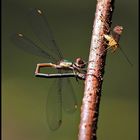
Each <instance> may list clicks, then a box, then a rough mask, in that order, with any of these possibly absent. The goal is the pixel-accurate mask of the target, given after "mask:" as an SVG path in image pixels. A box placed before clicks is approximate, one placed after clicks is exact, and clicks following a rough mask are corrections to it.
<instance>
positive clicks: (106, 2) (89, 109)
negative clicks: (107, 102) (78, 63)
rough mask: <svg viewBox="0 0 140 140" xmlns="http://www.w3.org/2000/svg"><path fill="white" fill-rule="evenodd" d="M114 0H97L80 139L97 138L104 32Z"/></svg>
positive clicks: (103, 56)
mask: <svg viewBox="0 0 140 140" xmlns="http://www.w3.org/2000/svg"><path fill="white" fill-rule="evenodd" d="M113 4H114V0H97V6H96V13H95V20H94V25H93V31H92V38H91V46H90V54H89V64H88V70H87V77H86V80H85V91H84V97H83V102H82V107H81V122H80V127H79V136H78V139H79V140H96V139H97V137H96V130H97V121H98V116H99V103H100V97H101V87H102V82H103V75H104V66H105V58H106V51H105V47H106V45H105V39H104V37H103V35H104V34H108V33H109V31H110V25H111V18H112V13H113V9H114V7H113Z"/></svg>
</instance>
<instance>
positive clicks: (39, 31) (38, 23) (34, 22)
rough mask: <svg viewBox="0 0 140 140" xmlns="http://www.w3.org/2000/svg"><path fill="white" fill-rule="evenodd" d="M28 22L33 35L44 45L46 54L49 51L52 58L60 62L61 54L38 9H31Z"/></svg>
mask: <svg viewBox="0 0 140 140" xmlns="http://www.w3.org/2000/svg"><path fill="white" fill-rule="evenodd" d="M29 20H30V24H31V27H32V28H33V31H34V33H35V35H36V36H37V37H38V38H39V40H40V41H41V42H42V43H43V44H44V45H45V47H46V48H47V52H48V51H49V52H50V54H51V55H52V56H54V55H55V58H56V57H57V60H62V59H63V57H62V54H61V52H60V49H59V48H58V46H57V45H56V42H55V40H54V37H53V35H52V32H51V29H50V27H49V24H48V21H47V18H46V16H45V14H44V12H43V11H41V10H40V9H36V8H35V9H32V10H31V11H30V16H29Z"/></svg>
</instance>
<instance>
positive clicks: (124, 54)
mask: <svg viewBox="0 0 140 140" xmlns="http://www.w3.org/2000/svg"><path fill="white" fill-rule="evenodd" d="M119 49H120V50H121V52H122V54H123V56H124V57H125V58H126V60H127V62H128V63H129V65H130V66H131V67H132V66H133V64H132V63H131V61H130V60H129V58H128V56H127V55H126V53H125V52H124V51H123V49H122V48H121V47H119Z"/></svg>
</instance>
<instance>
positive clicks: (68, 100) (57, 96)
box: [12, 9, 86, 130]
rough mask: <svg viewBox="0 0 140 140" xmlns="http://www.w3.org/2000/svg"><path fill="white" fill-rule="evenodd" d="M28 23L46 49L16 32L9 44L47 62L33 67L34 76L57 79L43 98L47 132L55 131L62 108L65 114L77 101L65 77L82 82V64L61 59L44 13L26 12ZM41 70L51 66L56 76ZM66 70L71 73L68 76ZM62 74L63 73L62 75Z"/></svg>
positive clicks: (77, 60)
mask: <svg viewBox="0 0 140 140" xmlns="http://www.w3.org/2000/svg"><path fill="white" fill-rule="evenodd" d="M30 23H31V27H32V28H33V31H34V33H35V35H36V36H37V37H38V39H39V40H40V41H41V42H42V43H43V44H44V45H45V47H46V50H47V51H45V50H44V49H42V48H40V47H39V46H37V45H36V44H35V43H34V42H33V41H32V40H31V39H29V38H27V37H26V36H25V35H23V34H22V33H16V34H14V36H13V37H12V40H13V42H14V43H15V44H16V46H18V47H19V48H21V49H23V50H25V51H27V52H29V53H31V54H35V55H38V56H41V57H45V58H46V59H47V61H49V62H51V63H41V64H37V67H36V70H35V75H36V76H38V77H44V78H57V79H56V83H55V85H54V84H53V87H52V90H51V91H49V93H48V96H47V97H48V98H47V106H46V107H47V108H46V109H47V121H48V125H49V127H50V129H51V130H56V129H58V128H59V127H60V125H61V123H62V106H63V109H64V110H65V111H66V112H71V113H72V112H74V111H75V110H76V108H77V101H76V97H75V94H74V92H73V89H72V85H71V82H70V80H69V79H68V77H76V79H83V80H84V79H85V73H86V69H85V67H86V63H85V61H83V60H82V59H81V58H77V59H76V61H75V62H74V63H72V62H70V61H67V60H64V59H63V56H62V53H61V52H60V49H59V47H58V46H57V45H56V42H55V40H54V37H53V35H52V32H51V30H50V27H49V24H48V22H47V19H46V17H45V14H44V13H43V12H42V11H41V10H39V9H33V10H31V12H30ZM41 67H51V68H54V69H57V70H58V73H51V74H49V73H41V72H40V68H41ZM69 71H71V72H70V73H69ZM65 72H66V73H65Z"/></svg>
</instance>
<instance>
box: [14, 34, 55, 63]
mask: <svg viewBox="0 0 140 140" xmlns="http://www.w3.org/2000/svg"><path fill="white" fill-rule="evenodd" d="M11 39H12V42H13V43H14V44H15V46H16V47H18V48H21V49H22V50H24V51H26V52H28V53H31V54H34V55H37V56H41V57H45V58H46V59H49V60H51V61H53V62H56V61H57V60H56V59H55V58H54V57H53V56H51V55H49V53H47V52H46V51H44V50H43V49H42V48H40V47H39V46H37V45H36V44H35V43H34V42H33V41H32V40H30V39H29V38H27V37H26V36H24V35H23V34H20V33H19V34H14V35H13V36H12V37H11Z"/></svg>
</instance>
